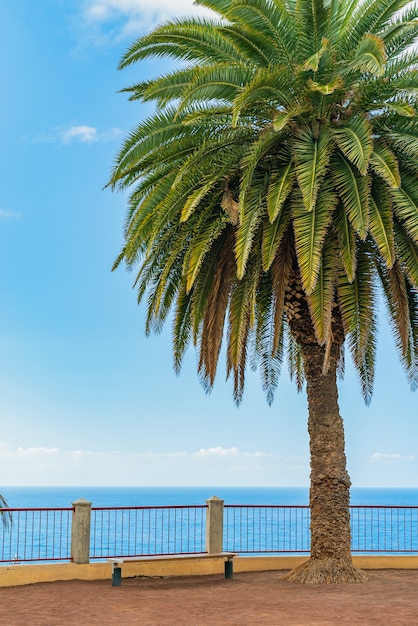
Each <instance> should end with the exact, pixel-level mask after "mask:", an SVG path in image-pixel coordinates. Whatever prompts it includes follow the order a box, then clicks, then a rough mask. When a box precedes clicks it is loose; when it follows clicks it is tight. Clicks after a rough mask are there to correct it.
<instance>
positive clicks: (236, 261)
mask: <svg viewBox="0 0 418 626" xmlns="http://www.w3.org/2000/svg"><path fill="white" fill-rule="evenodd" d="M197 4H199V5H202V6H204V7H206V8H208V9H211V10H212V12H213V18H212V19H209V18H204V19H203V18H201V19H199V18H194V19H182V20H173V21H171V22H168V23H166V24H164V25H162V26H159V27H157V28H155V29H154V30H153V31H152V32H151V33H150V34H148V35H146V36H143V37H141V38H140V39H138V40H137V41H135V42H134V43H133V45H132V46H131V47H130V49H129V50H128V51H127V53H126V54H125V56H124V57H123V59H122V61H121V64H120V67H121V68H124V67H127V66H129V65H131V64H133V63H135V62H137V61H140V60H142V59H146V58H149V57H163V58H166V59H169V60H170V59H174V60H175V61H180V64H178V65H176V66H175V67H174V69H170V70H169V71H167V72H166V73H165V74H162V75H161V76H158V77H157V78H155V79H151V80H143V81H141V82H139V83H137V84H135V85H133V86H130V87H128V88H127V89H126V90H125V91H126V92H128V94H129V95H130V99H131V100H142V101H143V102H148V101H153V102H154V103H155V104H156V110H155V113H154V114H153V115H151V116H150V117H149V118H148V119H146V120H145V121H143V122H142V123H140V124H139V125H138V127H137V128H135V129H134V130H133V131H132V132H131V134H130V135H129V137H128V138H127V139H126V140H125V142H124V143H123V145H122V148H121V150H120V152H119V154H118V155H117V159H116V163H115V166H114V169H113V174H112V176H111V179H110V182H109V184H110V185H111V186H113V187H120V188H122V189H126V188H129V189H130V191H131V193H130V197H129V210H128V215H127V219H126V226H125V245H124V246H123V249H122V251H121V253H120V256H119V257H118V259H117V261H116V263H115V267H116V266H118V265H119V263H121V262H122V261H125V262H126V264H127V266H129V267H130V268H137V275H136V280H135V285H136V288H137V293H138V301H140V300H141V299H142V298H143V297H144V295H145V294H146V296H147V318H146V331H147V333H149V332H150V331H158V330H159V329H160V328H161V327H162V325H163V323H164V322H165V320H166V319H167V316H168V314H169V312H170V311H173V320H174V321H173V352H174V365H175V368H176V369H179V368H180V366H181V361H182V357H183V354H184V352H185V350H186V349H187V347H188V346H189V345H190V343H193V344H194V346H195V347H196V349H197V351H198V354H199V364H198V372H199V375H200V377H201V380H202V382H203V385H204V386H205V388H206V389H207V390H208V389H210V388H211V387H212V385H213V383H214V379H215V373H216V369H217V364H218V358H219V354H220V349H221V344H222V341H223V339H224V340H225V341H226V343H227V348H226V355H227V356H226V361H227V363H226V369H227V374H228V375H229V374H231V375H232V376H233V378H234V397H235V400H236V401H237V402H239V401H240V400H241V397H242V393H243V389H244V382H245V371H246V366H247V364H248V362H251V364H253V365H254V364H256V365H258V366H259V369H260V372H261V378H262V384H263V387H264V389H265V392H266V394H267V399H268V401H269V402H271V401H272V399H273V393H274V390H275V387H276V384H277V381H278V377H279V374H280V366H281V363H282V360H283V359H284V357H285V356H287V358H288V361H289V363H290V371H291V373H292V377H293V378H294V379H295V381H296V384H297V386H298V389H299V390H300V389H302V387H303V386H304V385H305V383H306V391H307V397H308V406H309V421H308V429H309V434H310V453H311V488H310V510H311V557H310V559H309V561H307V563H305V564H304V565H303V566H302V567H300V568H297V569H296V570H294V571H293V572H292V573H291V575H290V578H291V579H293V580H299V581H302V582H308V583H314V582H321V581H326V582H340V581H362V580H364V579H365V574H364V573H363V572H361V571H360V570H358V569H357V568H355V567H354V566H353V564H352V560H351V553H350V517H349V488H350V478H349V476H348V473H347V470H346V457H345V452H344V430H343V422H342V419H341V416H340V413H339V408H338V392H337V375H338V374H339V373H340V374H341V373H342V370H343V363H344V346H345V345H348V348H349V351H350V353H351V356H352V358H353V361H354V364H355V367H356V369H357V371H358V374H359V378H360V382H361V386H362V391H363V394H364V398H365V400H366V402H368V401H369V400H370V396H371V393H372V387H373V379H374V360H375V346H376V314H377V307H376V298H377V295H378V293H379V292H380V291H381V292H382V293H383V294H384V297H385V299H386V302H387V307H388V314H389V318H390V321H391V324H392V328H393V333H394V336H395V339H396V343H397V346H398V348H399V354H400V358H401V360H402V363H403V365H404V366H405V370H406V373H407V375H408V378H409V381H410V384H411V387H412V388H414V387H416V385H417V379H418V188H417V174H418V124H417V113H418V99H417V88H418V71H417V69H418V52H417V50H416V49H414V47H413V43H414V42H415V40H416V36H417V24H418V22H417V16H418V7H417V6H412V7H411V5H410V3H408V0H298V1H297V2H296V0H198V2H197ZM407 5H408V6H407ZM225 330H226V333H225Z"/></svg>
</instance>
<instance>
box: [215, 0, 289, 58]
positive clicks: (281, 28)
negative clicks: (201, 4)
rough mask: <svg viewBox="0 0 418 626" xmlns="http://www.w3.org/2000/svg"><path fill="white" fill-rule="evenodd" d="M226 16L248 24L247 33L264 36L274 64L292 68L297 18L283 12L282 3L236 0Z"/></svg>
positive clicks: (265, 47) (262, 0) (265, 45)
mask: <svg viewBox="0 0 418 626" xmlns="http://www.w3.org/2000/svg"><path fill="white" fill-rule="evenodd" d="M226 17H227V18H228V19H229V20H233V21H235V20H236V21H237V22H239V23H240V24H245V26H246V30H247V32H248V31H249V32H250V33H252V32H255V33H263V39H264V49H265V50H266V54H268V56H269V59H270V64H271V65H274V64H275V63H277V61H283V62H285V63H287V64H288V65H289V67H290V68H292V67H293V66H294V56H293V55H294V52H295V42H296V33H295V30H294V28H293V24H292V21H293V20H292V17H293V16H292V15H290V14H289V13H288V12H287V11H285V10H283V9H282V5H281V3H278V2H274V3H273V2H265V1H264V0H245V1H242V0H235V2H233V3H231V9H230V10H229V11H228V13H227V14H226Z"/></svg>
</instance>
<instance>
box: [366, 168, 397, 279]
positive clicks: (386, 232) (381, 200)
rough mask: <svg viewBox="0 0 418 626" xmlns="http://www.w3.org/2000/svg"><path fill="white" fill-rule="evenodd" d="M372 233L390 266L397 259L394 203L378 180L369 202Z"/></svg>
mask: <svg viewBox="0 0 418 626" xmlns="http://www.w3.org/2000/svg"><path fill="white" fill-rule="evenodd" d="M369 217H370V235H371V236H372V238H373V239H374V241H375V243H376V245H377V247H378V248H379V251H380V254H381V255H382V259H383V260H384V262H385V263H386V266H387V267H388V268H391V267H392V266H393V263H394V261H395V249H394V237H393V214H392V204H391V201H390V197H389V194H388V192H387V190H386V188H385V187H384V186H383V185H382V184H381V183H379V181H378V180H377V181H376V182H375V184H374V185H373V187H372V194H371V198H370V204H369Z"/></svg>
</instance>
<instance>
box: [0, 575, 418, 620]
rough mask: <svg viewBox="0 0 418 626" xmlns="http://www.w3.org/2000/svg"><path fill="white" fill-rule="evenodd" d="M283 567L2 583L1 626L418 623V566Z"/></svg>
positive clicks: (0, 592)
mask: <svg viewBox="0 0 418 626" xmlns="http://www.w3.org/2000/svg"><path fill="white" fill-rule="evenodd" d="M283 574H284V572H251V573H247V572H246V573H238V574H235V576H234V578H233V579H232V580H225V579H224V578H223V577H220V576H218V575H211V576H194V577H181V578H152V579H150V578H147V579H144V578H129V579H124V580H123V581H122V586H121V587H112V586H111V583H110V581H97V582H85V581H71V582H57V583H38V584H34V585H26V586H22V587H8V588H0V624H1V625H2V626H52V625H53V626H60V625H64V624H65V625H66V626H96V625H97V626H98V625H100V626H105V625H107V624H112V625H118V626H129V625H131V624H141V626H151V625H152V626H154V625H158V626H169V625H174V624H176V625H179V626H180V625H181V626H212V625H213V626H221V625H224V624H225V625H228V626H230V625H232V626H247V625H248V626H261V625H264V624H265V625H267V624H268V625H270V626H282V625H283V626H302V625H303V626H305V625H306V626H340V625H343V624H349V625H350V626H357V625H360V624H361V625H363V624H364V625H367V626H382V625H385V626H386V625H388V626H401V625H408V626H418V571H417V570H409V571H407V570H380V571H374V572H371V574H372V578H371V580H370V582H368V583H365V584H361V585H338V586H337V585H318V586H313V587H310V586H302V585H300V584H299V583H289V582H287V581H285V580H283Z"/></svg>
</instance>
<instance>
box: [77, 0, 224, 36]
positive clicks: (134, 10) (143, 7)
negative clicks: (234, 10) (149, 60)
mask: <svg viewBox="0 0 418 626" xmlns="http://www.w3.org/2000/svg"><path fill="white" fill-rule="evenodd" d="M190 15H213V13H212V12H211V11H209V10H208V9H206V8H204V7H200V6H195V5H194V4H193V0H152V2H150V1H149V0H84V5H83V12H82V20H83V26H84V28H97V27H99V28H102V29H104V30H106V29H107V30H108V37H109V36H110V37H111V38H117V39H121V38H125V37H133V36H139V35H140V34H142V33H144V32H145V31H147V30H149V29H150V28H151V27H152V26H155V25H156V24H158V23H161V22H162V21H165V20H167V19H169V18H173V17H184V16H190ZM116 31H117V34H116ZM97 40H100V37H97Z"/></svg>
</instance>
